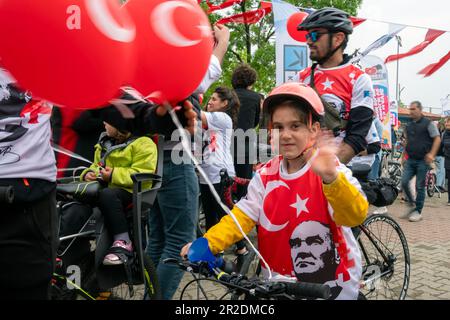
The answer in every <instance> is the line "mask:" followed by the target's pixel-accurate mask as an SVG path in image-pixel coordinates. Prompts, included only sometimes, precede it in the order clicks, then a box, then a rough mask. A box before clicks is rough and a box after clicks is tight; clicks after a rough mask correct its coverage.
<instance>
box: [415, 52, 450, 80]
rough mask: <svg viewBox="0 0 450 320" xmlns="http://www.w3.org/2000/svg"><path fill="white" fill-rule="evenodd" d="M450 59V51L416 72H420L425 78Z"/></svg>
mask: <svg viewBox="0 0 450 320" xmlns="http://www.w3.org/2000/svg"><path fill="white" fill-rule="evenodd" d="M448 60H450V51H449V52H448V53H447V54H446V55H445V56H443V57H442V58H441V60H439V61H438V62H436V63H432V64H430V65H429V66H427V67H425V68H424V69H422V70H420V71H419V72H418V74H422V75H423V76H424V77H425V78H426V77H429V76H431V75H432V74H433V73H435V72H436V71H438V70H439V69H440V68H441V67H442V66H443V65H444V64H446V63H447V61H448Z"/></svg>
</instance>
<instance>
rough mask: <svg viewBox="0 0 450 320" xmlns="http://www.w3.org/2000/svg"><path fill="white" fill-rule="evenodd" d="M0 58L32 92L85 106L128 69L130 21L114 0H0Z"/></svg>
mask: <svg viewBox="0 0 450 320" xmlns="http://www.w3.org/2000/svg"><path fill="white" fill-rule="evenodd" d="M0 30H2V36H1V45H0V59H1V61H0V63H1V64H2V66H3V67H5V68H6V69H7V70H9V71H10V72H11V74H12V75H13V76H14V78H15V79H16V80H17V81H18V84H19V86H20V87H22V88H24V89H26V90H29V91H31V93H32V94H33V96H34V97H35V98H39V99H44V100H48V101H50V102H53V103H55V104H57V105H61V106H66V107H73V108H80V109H87V108H96V107H99V106H102V105H105V104H107V103H108V101H110V100H111V99H113V98H115V97H117V96H118V95H119V94H120V87H121V86H122V85H126V84H127V81H126V80H128V79H129V78H130V75H131V73H132V72H133V69H134V65H133V40H134V38H135V35H136V30H135V26H134V23H133V21H132V20H131V18H130V17H127V16H126V13H125V12H122V11H121V10H120V5H119V3H118V1H117V0H95V1H90V0H57V1H56V0H54V1H36V0H20V1H17V0H0Z"/></svg>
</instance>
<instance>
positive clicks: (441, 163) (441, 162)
mask: <svg viewBox="0 0 450 320" xmlns="http://www.w3.org/2000/svg"><path fill="white" fill-rule="evenodd" d="M435 124H436V125H437V127H438V129H439V134H440V135H441V140H442V139H443V137H444V131H445V123H444V122H440V121H439V122H438V121H436V122H435ZM435 161H436V187H437V188H438V189H439V191H441V192H446V191H447V189H446V188H445V176H446V175H445V158H444V156H443V154H441V153H438V154H437V155H436V160H435Z"/></svg>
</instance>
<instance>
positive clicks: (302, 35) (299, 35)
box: [287, 12, 308, 42]
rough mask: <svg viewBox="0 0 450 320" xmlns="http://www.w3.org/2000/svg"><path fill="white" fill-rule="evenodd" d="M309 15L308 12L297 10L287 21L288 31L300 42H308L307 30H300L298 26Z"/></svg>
mask: <svg viewBox="0 0 450 320" xmlns="http://www.w3.org/2000/svg"><path fill="white" fill-rule="evenodd" d="M307 16H308V14H307V13H306V12H296V13H294V14H293V15H291V16H290V17H289V19H288V22H287V31H288V33H289V35H290V36H291V37H292V39H294V40H297V41H299V42H306V34H307V32H306V31H298V30H297V27H298V25H299V24H300V23H302V22H303V20H305V18H306V17H307Z"/></svg>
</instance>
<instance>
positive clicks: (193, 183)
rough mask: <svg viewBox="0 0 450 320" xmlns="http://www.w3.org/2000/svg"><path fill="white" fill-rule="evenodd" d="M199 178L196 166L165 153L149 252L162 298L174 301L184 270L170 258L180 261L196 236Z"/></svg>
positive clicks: (152, 218)
mask: <svg viewBox="0 0 450 320" xmlns="http://www.w3.org/2000/svg"><path fill="white" fill-rule="evenodd" d="M198 197H199V186H198V178H197V175H196V174H195V171H194V166H193V165H192V164H180V165H176V164H174V163H172V161H171V159H170V152H168V151H166V152H165V154H164V169H163V182H162V186H161V189H160V190H158V194H157V197H156V201H155V204H154V207H153V208H152V210H151V212H150V216H149V230H150V235H149V243H148V245H147V253H148V255H149V256H150V258H151V259H152V260H153V262H154V263H155V264H156V272H157V276H158V281H159V284H160V287H161V291H162V292H161V293H162V298H163V299H165V300H170V299H172V296H173V295H174V293H175V291H176V290H177V288H178V285H179V283H180V281H181V278H182V277H183V273H184V271H183V270H181V269H180V268H179V267H178V266H176V265H173V264H164V263H163V260H164V259H167V258H175V259H180V251H181V249H182V248H183V246H184V245H185V244H187V243H189V242H192V241H193V240H194V239H195V236H196V226H197V220H198Z"/></svg>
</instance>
